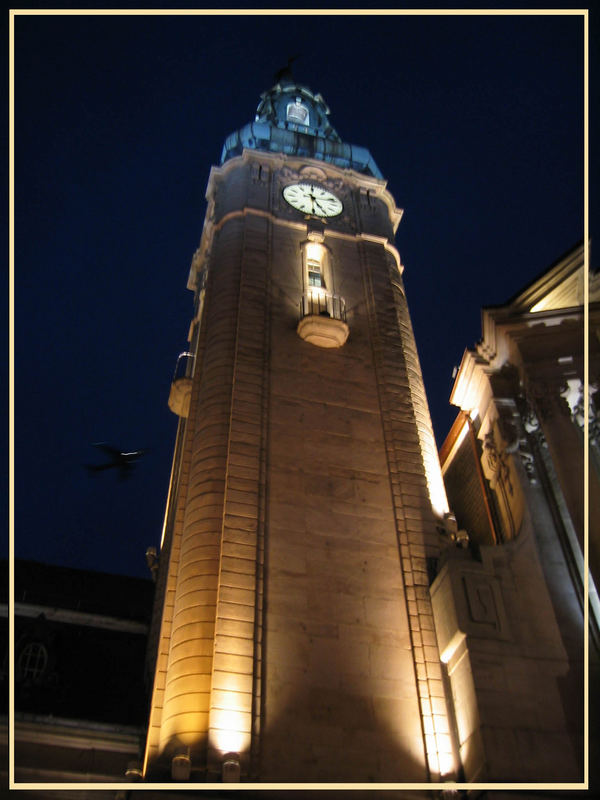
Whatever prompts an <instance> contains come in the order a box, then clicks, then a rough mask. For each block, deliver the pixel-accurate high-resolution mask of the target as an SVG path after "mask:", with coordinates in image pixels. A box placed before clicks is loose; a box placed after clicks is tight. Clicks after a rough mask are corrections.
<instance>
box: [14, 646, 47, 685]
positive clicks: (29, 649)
mask: <svg viewBox="0 0 600 800" xmlns="http://www.w3.org/2000/svg"><path fill="white" fill-rule="evenodd" d="M17 666H18V669H19V674H20V677H21V679H22V680H29V681H37V680H39V678H41V677H42V675H43V674H44V672H45V670H46V667H47V666H48V651H47V650H46V648H45V647H44V645H43V644H42V643H41V642H29V644H26V645H25V647H24V648H23V649H22V650H21V653H20V655H19V661H18V665H17Z"/></svg>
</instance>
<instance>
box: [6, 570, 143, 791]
mask: <svg viewBox="0 0 600 800" xmlns="http://www.w3.org/2000/svg"><path fill="white" fill-rule="evenodd" d="M7 566H8V565H7V564H6V562H5V563H4V570H3V573H4V574H5V575H6V574H7ZM152 599H153V584H152V581H150V580H142V579H139V578H129V577H125V576H119V575H108V574H104V573H98V572H90V571H87V570H78V569H72V568H69V567H60V566H51V565H47V564H40V563H37V562H34V561H23V560H17V561H16V562H15V564H14V717H13V718H12V720H10V721H11V722H12V734H13V736H14V777H15V781H16V782H17V783H18V784H24V783H25V784H27V783H32V784H48V785H49V786H52V785H53V784H54V785H61V784H63V785H64V784H67V785H68V784H71V783H99V782H101V783H104V782H120V781H124V780H126V777H125V776H126V773H127V772H128V771H129V773H130V777H135V774H136V773H138V774H139V773H140V771H141V752H140V747H141V744H142V740H143V733H144V729H145V720H146V708H147V699H146V698H147V686H145V685H144V681H143V671H144V659H145V653H146V644H147V634H148V623H149V619H150V615H151V612H152ZM8 609H9V606H8V587H7V585H6V583H5V582H3V591H2V596H1V598H0V612H1V613H0V617H1V618H2V626H3V628H4V631H5V633H7V632H8V631H7V630H6V628H7V624H8ZM6 642H7V645H8V636H6ZM9 674H10V671H9V651H8V649H7V650H6V652H5V653H4V656H3V667H2V672H1V675H0V682H1V683H2V689H3V691H2V708H1V714H2V717H3V724H2V727H3V734H4V736H3V738H4V739H5V743H4V745H3V754H4V759H3V765H4V768H6V765H8V753H7V752H6V738H7V734H8V723H9V718H8V714H9V708H8V705H7V700H8V685H9ZM3 777H4V779H5V784H6V783H8V781H7V777H8V776H7V775H6V773H4V776H3ZM54 792H55V793H54V794H53V795H52V796H55V797H58V796H62V794H61V793H59V794H56V790H54ZM67 796H70V795H67ZM113 796H114V793H113Z"/></svg>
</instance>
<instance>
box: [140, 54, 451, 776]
mask: <svg viewBox="0 0 600 800" xmlns="http://www.w3.org/2000/svg"><path fill="white" fill-rule="evenodd" d="M328 114H329V110H328V108H327V106H326V104H325V102H324V100H323V98H322V97H321V95H319V94H316V95H315V94H313V93H312V92H311V91H310V90H309V89H308V88H306V87H305V86H302V85H299V84H298V83H297V82H296V81H295V80H294V79H293V77H292V76H291V74H290V72H289V70H288V71H285V70H284V71H283V73H281V74H280V75H279V76H278V82H277V83H276V84H275V86H273V87H272V88H271V89H270V90H269V91H268V92H265V93H264V94H263V95H262V98H261V101H260V104H259V106H258V109H257V113H256V117H255V120H254V122H250V123H248V124H247V125H245V126H244V127H243V128H241V129H240V130H239V131H236V132H235V133H233V134H231V135H230V136H229V137H228V138H227V140H226V142H225V146H224V149H223V155H222V159H221V165H220V166H219V167H214V168H213V169H212V172H211V175H210V180H209V184H208V189H207V200H208V210H207V214H206V220H205V223H204V230H203V233H202V239H201V242H200V246H199V248H198V250H197V252H196V253H195V255H194V258H193V261H192V266H191V271H190V276H189V282H188V288H189V289H191V290H192V291H193V292H194V296H195V304H194V315H193V319H192V321H191V325H190V332H189V341H190V348H189V349H190V352H189V353H186V354H183V355H182V356H181V357H180V362H179V365H178V366H179V370H178V372H177V373H176V375H175V379H174V381H173V385H172V389H171V396H170V401H169V402H170V406H171V408H172V410H173V411H174V412H175V413H176V414H178V415H179V417H180V422H179V428H178V434H177V441H176V446H175V453H174V459H173V469H172V476H171V485H170V492H169V498H168V505H167V512H166V516H165V526H164V534H163V541H162V544H161V551H160V555H159V561H160V566H159V571H158V580H157V605H156V612H155V624H154V637H153V660H152V663H151V665H150V666H151V669H152V674H153V675H154V687H153V693H152V702H151V713H150V721H149V730H148V739H147V747H146V756H145V764H144V776H145V778H146V779H147V780H165V779H167V780H175V781H207V780H208V781H220V780H225V781H231V780H242V781H306V780H308V781H328V780H335V781H350V782H363V781H393V782H415V781H418V782H428V781H438V780H444V779H448V778H453V777H455V776H456V774H457V773H456V770H457V760H456V758H455V752H454V746H453V738H452V735H451V732H450V731H451V725H450V723H449V718H448V714H447V706H446V697H445V689H444V675H443V665H442V664H441V662H440V657H439V652H438V645H437V641H436V634H435V629H434V621H433V614H432V607H431V601H430V595H429V583H430V579H431V575H432V570H433V569H434V565H435V562H436V558H437V556H438V552H439V547H440V542H442V541H448V539H449V538H450V539H452V537H453V536H454V534H455V531H454V530H453V528H452V517H451V516H450V515H449V514H448V506H447V502H446V497H445V493H444V488H443V484H442V478H441V472H440V468H439V464H438V460H437V451H436V447H435V443H434V438H433V433H432V428H431V422H430V418H429V411H428V408H427V401H426V397H425V390H424V387H423V381H422V377H421V371H420V367H419V361H418V356H417V350H416V346H415V340H414V337H413V332H412V328H411V322H410V317H409V313H408V306H407V301H406V296H405V291H404V286H403V282H402V269H403V268H402V265H401V262H400V256H399V254H398V252H397V250H396V249H395V246H394V233H395V230H396V228H397V226H398V224H399V222H400V218H401V216H402V212H401V211H400V210H399V209H398V208H396V204H395V201H394V198H393V197H392V196H391V194H390V193H389V192H388V191H387V189H386V183H385V180H384V179H383V177H382V175H381V173H380V171H379V169H378V168H377V166H376V164H375V162H374V161H373V159H372V157H371V155H370V154H369V152H368V151H367V150H366V149H364V148H362V147H357V146H355V145H351V144H347V143H345V142H343V141H342V140H341V139H340V137H339V136H338V134H337V133H336V132H335V130H334V129H333V128H332V127H331V125H330V123H329V120H328Z"/></svg>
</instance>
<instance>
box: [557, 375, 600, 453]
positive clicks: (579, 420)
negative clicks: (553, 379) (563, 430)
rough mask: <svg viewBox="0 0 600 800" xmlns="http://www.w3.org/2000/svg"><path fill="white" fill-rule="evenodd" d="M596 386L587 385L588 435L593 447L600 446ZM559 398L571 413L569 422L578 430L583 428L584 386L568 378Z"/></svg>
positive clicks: (599, 421)
mask: <svg viewBox="0 0 600 800" xmlns="http://www.w3.org/2000/svg"><path fill="white" fill-rule="evenodd" d="M597 392H598V384H597V383H590V384H588V392H587V406H588V434H589V440H590V444H592V445H594V446H595V447H598V446H600V409H598V404H597V402H596V393H597ZM560 395H561V397H562V398H563V400H564V401H565V403H566V404H567V406H568V408H569V411H570V413H571V420H572V422H573V424H574V425H576V426H577V427H578V428H579V430H581V431H583V430H584V427H585V405H586V403H585V386H584V384H583V381H581V380H579V378H570V379H568V380H567V382H566V384H565V385H564V386H563V388H562V390H561V392H560Z"/></svg>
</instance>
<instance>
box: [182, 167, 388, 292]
mask: <svg viewBox="0 0 600 800" xmlns="http://www.w3.org/2000/svg"><path fill="white" fill-rule="evenodd" d="M246 152H250V153H251V154H252V155H254V153H253V151H244V154H245V153H246ZM259 155H260V157H261V158H264V157H271V154H270V153H260V154H259ZM243 157H244V156H239V157H238V158H237V159H232V160H231V161H227V162H226V164H225V165H224V166H223V167H214V168H213V170H214V171H215V172H216V171H217V170H219V171H222V170H225V169H226V168H227V167H228V165H229V164H232V163H233V162H235V161H238V162H239V159H242V158H243ZM276 157H277V158H278V159H281V156H276ZM355 174H356V173H353V175H355ZM360 177H361V178H363V177H364V176H360ZM212 179H213V172H212V171H211V177H210V179H209V187H210V185H211V182H212ZM365 180H369V179H365ZM370 180H375V179H370ZM385 194H386V195H389V197H390V198H391V195H390V194H389V192H387V191H386V192H385ZM210 196H211V197H212V195H210ZM207 197H209V192H207ZM392 200H393V198H392ZM212 205H213V203H212V200H210V199H209V206H208V209H207V212H206V220H205V223H204V231H203V233H202V239H201V241H200V246H199V247H198V249H197V250H196V252H195V253H194V256H193V258H192V264H191V266H190V273H189V276H188V282H187V288H188V289H191V290H192V291H194V290H195V288H196V274H197V272H198V271H199V270H200V269H201V266H202V263H203V262H204V260H205V258H206V257H207V255H208V253H209V252H210V248H211V245H212V240H213V237H214V235H215V232H216V231H219V230H221V228H223V226H224V225H226V224H227V223H228V222H230V221H231V220H232V219H241V218H243V217H246V216H257V217H262V218H263V219H268V220H269V221H270V222H271V223H272V224H273V225H279V226H282V227H285V228H291V229H294V230H297V231H306V230H307V225H306V222H297V221H295V220H288V219H282V218H281V217H278V216H276V215H275V214H273V213H271V212H269V211H265V210H264V209H261V208H254V207H252V206H244V207H243V208H241V209H239V210H236V211H230V212H229V213H228V214H225V215H224V216H223V217H221V219H220V220H219V221H218V222H215V221H214V215H213V213H212ZM397 210H398V209H397ZM399 213H400V214H401V213H402V212H401V211H400V212H399ZM307 235H308V233H307ZM324 237H325V238H331V239H343V240H345V241H351V242H355V241H358V240H360V241H368V242H373V243H375V244H379V245H381V246H382V247H384V248H385V250H387V251H388V252H389V253H390V254H391V255H392V256H393V258H394V260H395V261H396V265H397V267H398V271H399V272H400V273H402V271H403V266H402V263H401V260H400V254H399V252H398V250H397V249H396V247H395V246H394V245H393V244H392V243H391V242H390V240H389V239H388V238H387V237H385V236H377V235H375V234H370V233H363V232H361V233H356V234H350V233H345V232H344V231H339V230H336V229H334V228H328V229H326V230H325V231H324Z"/></svg>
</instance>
